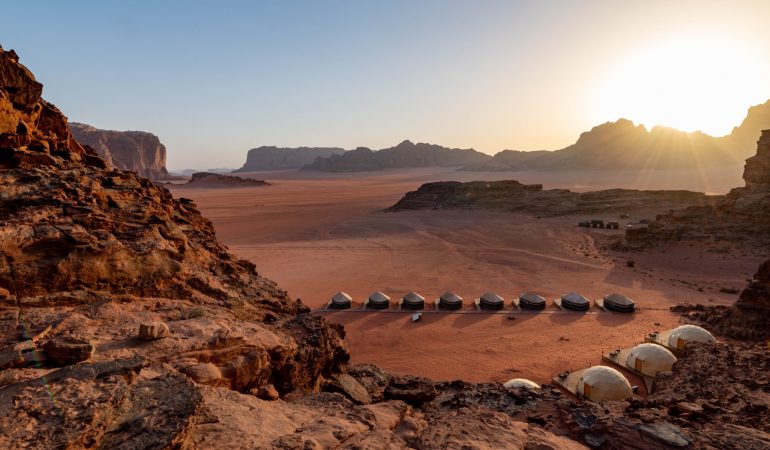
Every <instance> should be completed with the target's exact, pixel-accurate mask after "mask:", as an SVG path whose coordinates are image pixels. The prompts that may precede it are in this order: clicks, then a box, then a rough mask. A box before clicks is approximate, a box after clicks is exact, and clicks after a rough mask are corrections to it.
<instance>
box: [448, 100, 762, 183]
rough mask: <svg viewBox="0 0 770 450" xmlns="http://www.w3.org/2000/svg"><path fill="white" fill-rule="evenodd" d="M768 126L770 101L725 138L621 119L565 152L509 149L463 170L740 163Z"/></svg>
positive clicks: (752, 110)
mask: <svg viewBox="0 0 770 450" xmlns="http://www.w3.org/2000/svg"><path fill="white" fill-rule="evenodd" d="M768 127H770V101H768V102H767V103H764V104H762V105H757V106H753V107H751V108H750V109H749V111H748V114H747V116H746V118H745V120H744V121H743V123H742V124H741V125H740V126H738V127H735V128H734V129H733V131H732V133H730V134H729V135H727V136H723V137H712V136H709V135H707V134H704V133H701V132H694V133H686V132H684V131H679V130H676V129H673V128H668V127H654V128H652V129H651V130H647V129H646V128H645V127H644V126H643V125H635V124H634V123H633V122H631V121H630V120H627V119H619V120H617V121H616V122H607V123H604V124H601V125H599V126H596V127H594V128H592V129H591V130H590V131H587V132H585V133H582V134H581V135H580V137H579V138H578V140H577V141H576V142H575V143H574V144H573V145H570V146H569V147H565V148H563V149H561V150H555V151H543V150H539V151H531V152H522V151H511V150H504V151H502V152H499V153H497V154H496V155H494V157H493V158H492V159H490V160H488V161H483V162H481V163H477V164H471V165H467V166H465V167H463V168H462V169H461V170H469V171H505V170H642V169H644V170H670V169H697V168H702V167H709V166H723V165H738V164H740V163H741V162H742V161H743V160H744V159H746V158H747V157H748V156H750V155H751V152H752V151H753V142H754V139H756V136H757V135H758V134H759V132H760V131H761V130H763V129H765V128H768Z"/></svg>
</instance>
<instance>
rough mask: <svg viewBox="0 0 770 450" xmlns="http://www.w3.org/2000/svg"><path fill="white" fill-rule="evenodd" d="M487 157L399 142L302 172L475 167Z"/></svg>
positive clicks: (319, 162) (346, 155)
mask: <svg viewBox="0 0 770 450" xmlns="http://www.w3.org/2000/svg"><path fill="white" fill-rule="evenodd" d="M489 158H490V156H489V155H486V154H484V153H481V152H477V151H476V150H473V149H459V148H447V147H442V146H440V145H434V144H424V143H418V144H414V143H412V142H410V141H403V142H401V143H400V144H398V145H396V146H395V147H390V148H385V149H382V150H378V151H372V150H370V149H368V148H366V147H358V148H357V149H355V150H351V151H349V152H345V153H343V154H341V155H332V156H329V157H328V158H317V159H316V160H315V162H313V163H312V164H309V165H306V166H304V167H303V168H302V170H320V171H323V172H361V171H369V170H383V169H401V168H406V167H431V166H439V167H451V166H463V165H467V164H476V163H479V162H482V161H486V160H488V159H489Z"/></svg>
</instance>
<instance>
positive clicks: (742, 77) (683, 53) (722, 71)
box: [595, 37, 770, 136]
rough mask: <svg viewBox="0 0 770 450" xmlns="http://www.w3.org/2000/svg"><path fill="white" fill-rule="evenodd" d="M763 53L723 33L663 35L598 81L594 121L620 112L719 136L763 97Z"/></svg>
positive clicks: (765, 87) (765, 94) (612, 117)
mask: <svg viewBox="0 0 770 450" xmlns="http://www.w3.org/2000/svg"><path fill="white" fill-rule="evenodd" d="M765 59H766V58H764V57H762V56H758V55H757V54H756V53H754V52H752V49H751V47H750V46H748V45H745V44H744V43H740V42H736V41H732V40H730V39H729V38H714V37H699V38H694V37H689V38H678V39H669V40H666V41H663V42H659V43H656V44H655V45H650V46H648V47H646V48H643V49H640V50H639V51H635V52H633V53H632V54H630V55H629V56H627V57H625V58H622V59H621V60H620V61H619V62H618V63H617V64H616V66H614V67H613V68H612V69H610V70H609V71H608V73H607V76H606V78H604V80H603V81H602V82H601V84H600V86H599V88H598V91H599V94H598V95H597V96H596V99H597V102H598V105H595V106H596V109H595V113H596V114H598V115H599V117H597V119H599V120H600V121H607V120H616V119H618V118H620V117H625V118H628V119H631V120H633V121H634V122H637V123H643V124H645V125H647V126H648V127H652V126H655V125H665V126H670V127H674V128H678V129H681V130H685V131H696V130H701V131H703V132H705V133H708V134H711V135H714V136H721V135H725V134H728V133H729V132H730V130H731V129H732V127H734V126H736V125H738V124H739V123H740V121H741V120H742V119H743V117H744V116H745V115H746V111H747V109H748V107H749V106H752V105H755V104H758V103H763V102H765V101H766V100H767V99H768V95H769V94H770V93H769V92H768V88H769V87H770V81H769V80H770V78H768V75H770V74H769V73H768V70H767V67H766V62H765Z"/></svg>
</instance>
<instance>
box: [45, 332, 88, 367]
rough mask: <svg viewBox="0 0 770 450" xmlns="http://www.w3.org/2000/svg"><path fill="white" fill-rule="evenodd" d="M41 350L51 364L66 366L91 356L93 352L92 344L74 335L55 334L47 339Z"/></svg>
mask: <svg viewBox="0 0 770 450" xmlns="http://www.w3.org/2000/svg"><path fill="white" fill-rule="evenodd" d="M43 350H45V354H46V357H47V358H48V360H49V361H51V362H52V363H53V364H56V365H60V366H68V365H70V364H77V363H79V362H81V361H85V360H87V359H89V358H91V356H93V354H94V344H93V343H91V341H89V340H87V339H81V338H78V337H74V336H57V337H54V338H53V339H50V340H49V341H47V342H46V343H45V344H44V345H43Z"/></svg>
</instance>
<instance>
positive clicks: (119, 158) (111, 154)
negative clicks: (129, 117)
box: [69, 122, 170, 180]
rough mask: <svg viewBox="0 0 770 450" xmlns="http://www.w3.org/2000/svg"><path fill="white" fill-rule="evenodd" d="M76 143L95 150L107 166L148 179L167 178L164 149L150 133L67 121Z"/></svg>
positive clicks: (158, 140)
mask: <svg viewBox="0 0 770 450" xmlns="http://www.w3.org/2000/svg"><path fill="white" fill-rule="evenodd" d="M69 129H70V132H72V135H73V137H74V138H75V140H76V141H78V142H80V143H81V144H83V145H88V146H89V147H91V148H93V149H94V150H96V152H97V153H98V154H99V156H101V157H102V159H104V161H105V162H106V163H107V165H108V166H109V167H114V168H116V169H120V170H130V171H132V172H135V173H136V174H137V175H139V176H141V177H145V178H149V179H151V180H163V179H168V178H170V177H169V173H168V171H167V170H166V146H164V145H163V144H161V142H160V139H158V137H157V136H155V135H154V134H152V133H147V132H144V131H113V130H100V129H98V128H95V127H92V126H91V125H86V124H83V123H77V122H70V123H69Z"/></svg>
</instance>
